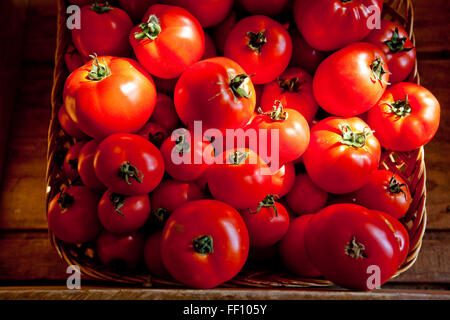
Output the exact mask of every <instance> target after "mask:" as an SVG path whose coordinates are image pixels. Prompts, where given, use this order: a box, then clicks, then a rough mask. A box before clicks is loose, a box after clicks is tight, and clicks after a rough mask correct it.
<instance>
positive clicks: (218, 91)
mask: <svg viewBox="0 0 450 320" xmlns="http://www.w3.org/2000/svg"><path fill="white" fill-rule="evenodd" d="M238 75H245V71H244V70H243V69H242V68H241V67H240V66H239V65H238V64H237V63H236V62H234V61H233V60H230V59H228V58H223V57H217V58H211V59H207V60H203V61H199V62H197V63H196V64H194V65H192V66H191V67H189V68H188V69H187V70H186V71H185V72H184V73H183V74H182V75H181V77H180V79H179V80H178V82H177V85H176V87H175V97H174V102H175V109H176V111H177V114H178V116H179V117H180V119H181V121H182V122H183V123H184V124H185V125H187V127H188V128H190V129H193V126H194V121H200V120H201V121H202V127H203V129H204V130H207V129H209V128H215V129H219V130H222V131H223V132H225V130H226V129H237V128H242V127H244V126H245V125H246V124H247V123H248V121H249V120H250V118H251V117H252V115H253V111H254V109H255V101H256V100H255V99H256V98H255V89H254V87H253V84H252V81H251V80H250V78H248V77H247V78H245V79H244V80H243V82H242V83H241V85H240V88H241V89H243V90H244V91H245V93H246V95H248V97H245V96H243V97H240V96H239V95H238V94H237V93H235V92H234V91H233V89H232V87H231V86H230V83H231V82H232V81H233V79H236V77H237V76H238Z"/></svg>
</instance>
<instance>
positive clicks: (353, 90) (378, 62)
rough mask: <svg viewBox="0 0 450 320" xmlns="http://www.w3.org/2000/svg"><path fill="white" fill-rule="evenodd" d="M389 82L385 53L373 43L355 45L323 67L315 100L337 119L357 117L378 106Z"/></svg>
mask: <svg viewBox="0 0 450 320" xmlns="http://www.w3.org/2000/svg"><path fill="white" fill-rule="evenodd" d="M388 81H389V69H388V66H387V60H386V56H385V55H384V53H383V52H382V51H381V50H380V49H379V48H378V47H377V46H375V45H373V44H371V43H363V42H359V43H353V44H351V45H349V46H347V47H345V48H344V49H341V50H339V51H337V52H335V53H333V54H332V55H331V56H329V57H328V58H326V59H325V60H324V61H323V62H322V63H321V64H320V65H319V67H318V68H317V71H316V74H315V75H314V80H313V90H314V97H316V100H317V103H318V104H319V105H320V106H321V107H322V108H324V109H325V111H327V112H329V113H331V114H333V115H337V116H354V115H357V114H361V113H363V112H365V111H367V110H369V109H370V108H372V107H373V106H374V105H375V104H376V103H377V101H378V100H379V99H380V98H381V96H382V95H383V93H384V91H385V90H386V87H387V85H388Z"/></svg>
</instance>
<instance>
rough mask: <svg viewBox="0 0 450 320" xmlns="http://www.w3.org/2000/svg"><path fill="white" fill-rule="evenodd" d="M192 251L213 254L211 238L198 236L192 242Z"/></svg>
mask: <svg viewBox="0 0 450 320" xmlns="http://www.w3.org/2000/svg"><path fill="white" fill-rule="evenodd" d="M192 244H193V246H194V250H195V251H196V252H198V253H200V254H210V253H213V252H214V246H213V238H212V237H211V236H209V235H208V236H200V237H197V238H195V239H194V240H193V241H192Z"/></svg>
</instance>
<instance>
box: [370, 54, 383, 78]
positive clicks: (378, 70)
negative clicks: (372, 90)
mask: <svg viewBox="0 0 450 320" xmlns="http://www.w3.org/2000/svg"><path fill="white" fill-rule="evenodd" d="M383 65H384V63H383V61H382V60H381V58H376V59H375V60H374V61H373V62H372V64H371V65H370V68H371V69H372V72H373V75H374V76H375V79H377V80H380V81H382V82H384V80H383V75H384V74H385V73H387V72H386V70H385V69H384V67H383Z"/></svg>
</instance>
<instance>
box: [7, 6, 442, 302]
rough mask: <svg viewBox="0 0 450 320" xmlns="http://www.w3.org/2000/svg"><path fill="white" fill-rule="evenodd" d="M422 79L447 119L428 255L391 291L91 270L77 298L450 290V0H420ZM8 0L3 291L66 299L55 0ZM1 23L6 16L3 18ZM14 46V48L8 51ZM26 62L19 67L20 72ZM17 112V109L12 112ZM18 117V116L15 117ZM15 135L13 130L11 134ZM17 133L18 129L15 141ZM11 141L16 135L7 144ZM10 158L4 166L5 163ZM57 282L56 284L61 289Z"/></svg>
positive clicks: (417, 294) (427, 294)
mask: <svg viewBox="0 0 450 320" xmlns="http://www.w3.org/2000/svg"><path fill="white" fill-rule="evenodd" d="M413 2H414V4H415V9H416V10H415V11H416V16H415V33H416V38H417V48H418V56H419V65H420V74H421V78H422V84H423V85H424V86H425V87H427V88H428V89H430V90H431V91H432V92H433V93H434V94H435V95H436V96H437V98H438V99H439V101H440V103H441V106H442V118H441V126H440V129H439V131H438V133H437V135H436V137H435V139H434V140H433V141H432V142H431V143H430V144H428V145H427V146H426V148H425V155H426V165H427V178H428V180H427V190H428V197H427V210H428V226H427V231H426V234H425V238H424V241H423V247H422V249H421V252H420V255H419V258H418V260H417V262H416V264H415V265H414V266H413V267H412V268H411V269H410V270H409V271H407V272H406V273H404V274H402V275H400V276H399V277H397V278H394V279H392V280H391V281H390V282H389V283H388V284H386V285H384V286H383V289H381V290H376V291H374V292H371V293H352V292H348V291H339V290H335V289H334V288H331V289H312V290H292V289H289V290H288V289H286V290H260V289H242V290H235V289H226V290H209V291H196V290H172V289H169V290H166V289H158V290H156V289H145V290H144V289H126V288H120V289H114V288H112V287H104V285H102V287H101V288H98V287H95V286H98V285H99V284H98V283H93V282H89V280H87V279H84V278H83V280H82V281H83V282H82V283H83V288H84V289H85V290H82V291H81V292H78V293H75V294H73V293H72V295H71V296H70V297H71V298H73V297H75V298H83V299H84V298H94V297H96V298H105V299H106V298H108V299H110V298H117V297H122V298H126V297H133V298H136V299H152V298H174V299H178V298H180V297H184V298H201V299H214V298H225V299H229V298H235V299H239V298H244V299H270V298H274V297H279V298H286V299H313V298H315V299H317V298H323V299H330V298H342V299H354V298H359V299H360V298H367V299H386V298H388V299H403V298H445V299H449V298H450V292H449V291H447V290H448V289H449V287H450V286H449V285H450V192H449V190H450V188H449V185H450V175H449V171H448V166H449V161H448V157H449V155H450V111H449V109H448V107H449V105H450V101H449V100H450V95H449V90H448V89H449V81H450V78H449V76H448V75H449V74H450V60H449V45H448V43H449V34H450V29H449V21H450V3H449V1H448V0H415V1H413ZM10 3H12V1H2V2H1V4H0V18H1V19H0V21H2V22H3V24H4V25H7V26H8V27H7V28H4V27H2V28H0V40H1V41H0V43H1V45H2V50H1V53H0V70H2V74H1V77H0V93H1V94H0V104H1V105H2V106H3V107H2V108H1V109H0V154H2V153H3V152H4V150H5V149H6V154H5V155H6V157H5V163H4V166H3V167H4V170H3V179H2V185H1V194H0V299H6V298H49V299H51V298H64V297H68V294H69V293H68V292H67V291H64V288H65V287H63V286H65V279H66V277H67V274H66V273H65V271H66V266H65V264H64V263H63V262H62V261H61V260H60V259H59V257H58V256H57V255H56V253H55V251H54V250H53V249H52V248H51V246H50V243H49V241H48V238H47V222H46V216H45V194H44V191H45V179H44V178H45V167H46V146H47V140H46V139H47V127H48V123H49V118H50V90H51V84H52V72H53V54H54V48H55V35H56V28H55V23H56V3H55V1H54V0H20V1H14V2H13V3H14V6H12V5H10ZM2 22H0V23H2ZM3 46H7V47H8V50H3ZM18 70H19V72H18ZM9 110H12V111H9ZM9 120H10V121H9ZM7 133H9V135H7ZM7 137H9V138H8V139H7ZM5 141H7V143H5ZM1 165H2V164H1V162H0V168H1V167H2V166H1ZM55 286H56V287H55Z"/></svg>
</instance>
